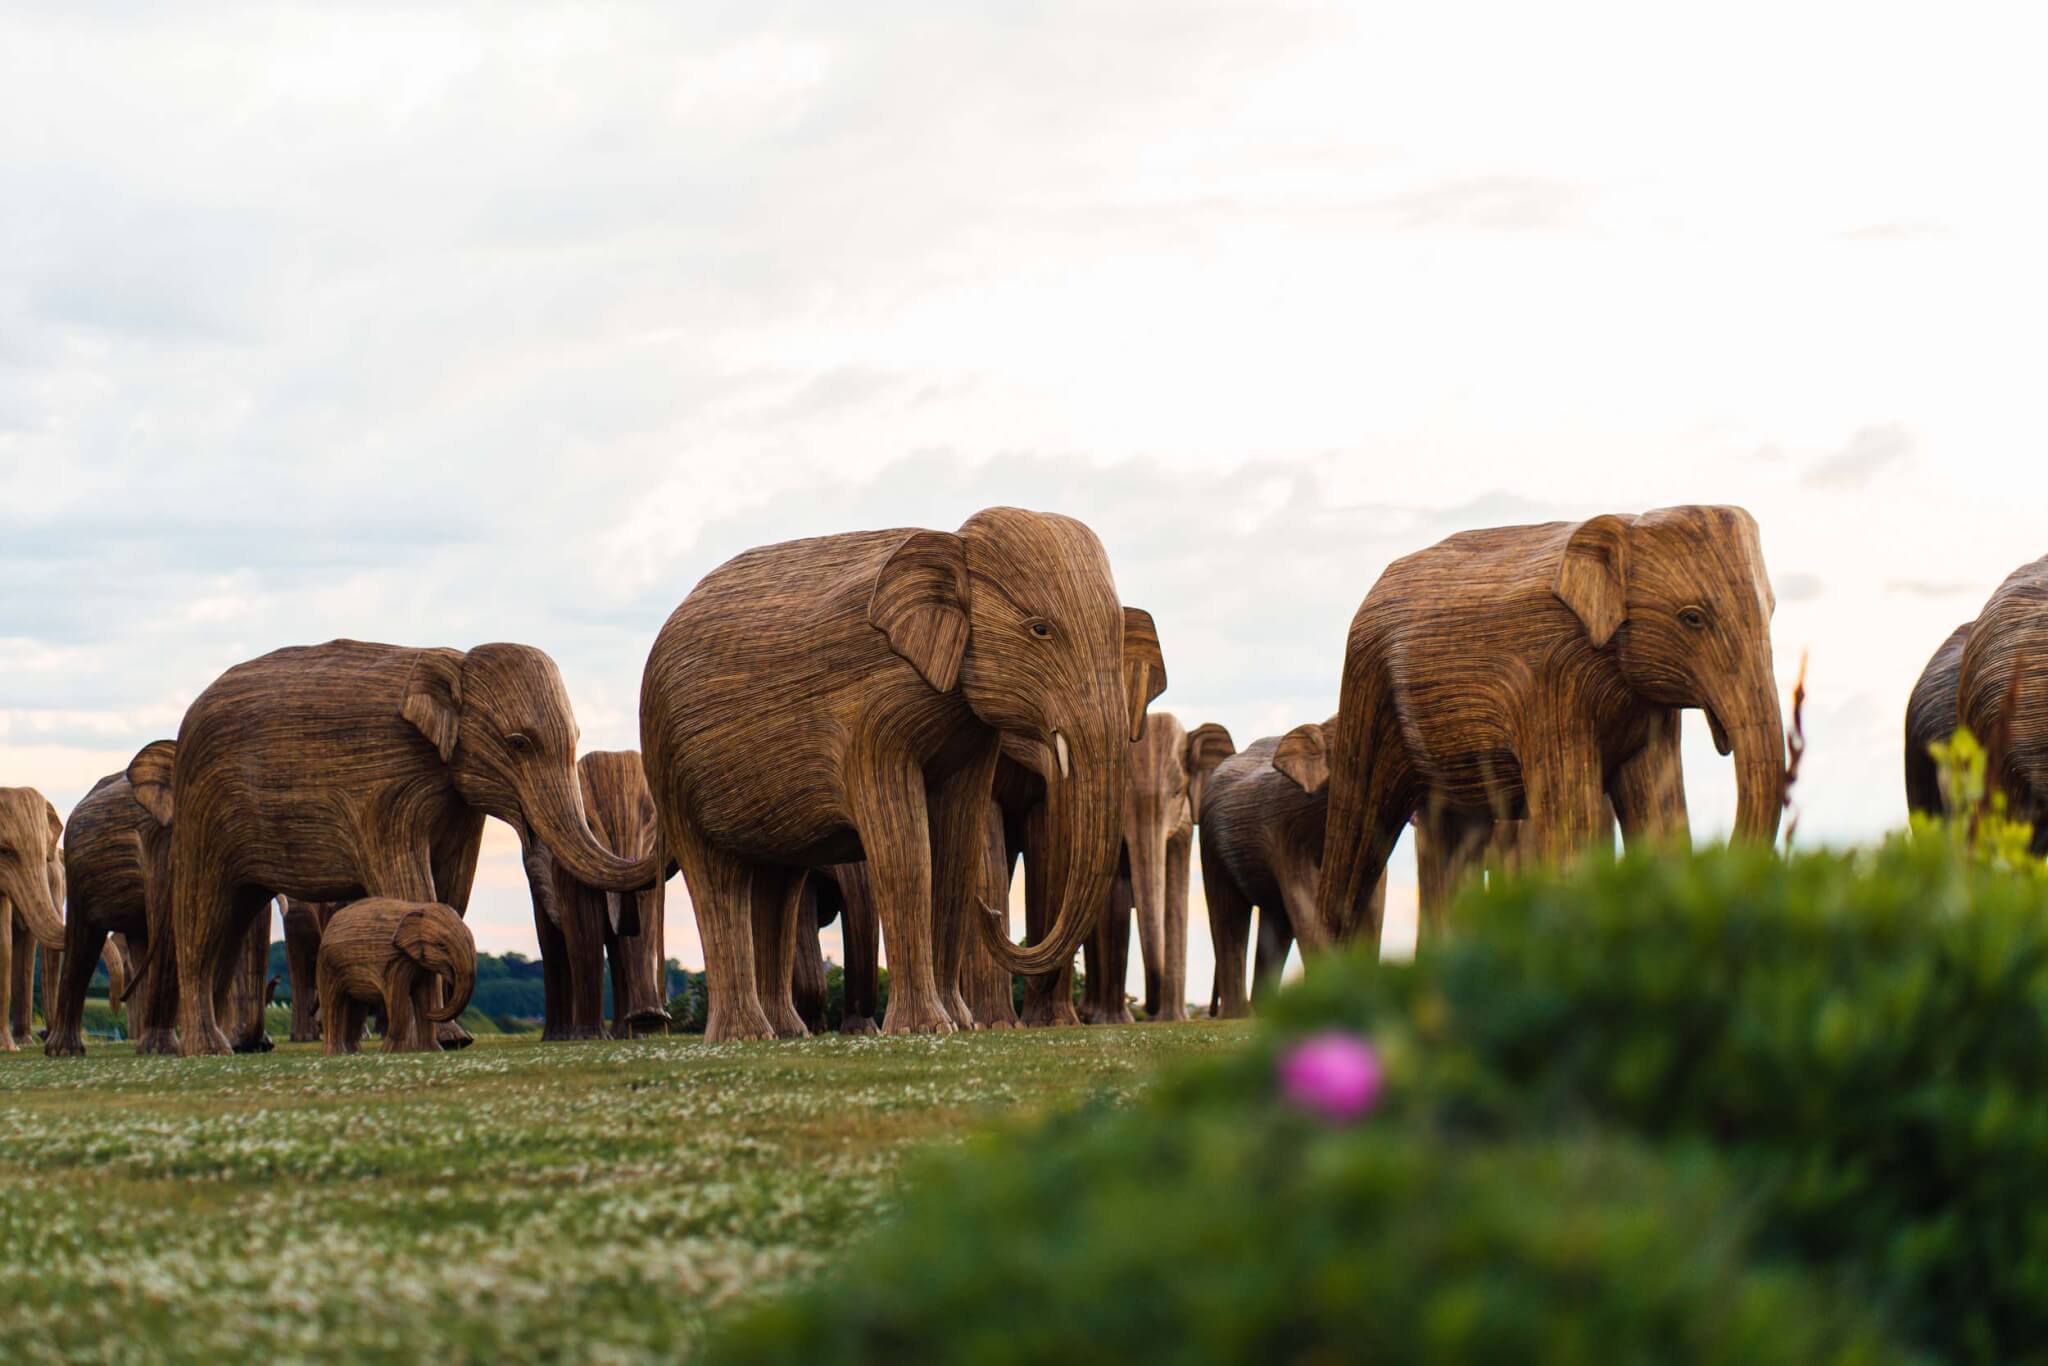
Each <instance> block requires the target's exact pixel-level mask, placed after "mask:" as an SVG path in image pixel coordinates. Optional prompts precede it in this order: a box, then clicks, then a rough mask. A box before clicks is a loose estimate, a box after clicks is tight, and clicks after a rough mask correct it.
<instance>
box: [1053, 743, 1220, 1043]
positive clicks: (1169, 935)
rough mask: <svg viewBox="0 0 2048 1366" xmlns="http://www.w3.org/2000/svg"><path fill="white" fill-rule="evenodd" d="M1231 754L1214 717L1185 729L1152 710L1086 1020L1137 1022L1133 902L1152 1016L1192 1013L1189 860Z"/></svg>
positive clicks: (1090, 949) (1098, 929)
mask: <svg viewBox="0 0 2048 1366" xmlns="http://www.w3.org/2000/svg"><path fill="white" fill-rule="evenodd" d="M1230 752H1231V741H1230V732H1228V731H1226V730H1224V729H1223V728H1222V727H1221V726H1218V725H1215V724H1213V723H1210V724H1207V725H1202V726H1197V727H1196V728H1195V729H1194V730H1193V731H1189V730H1186V729H1184V728H1183V727H1182V725H1181V723H1180V719H1179V718H1178V717H1176V716H1174V715H1173V714H1172V713H1171V712H1154V713H1153V714H1152V716H1151V717H1150V719H1149V720H1148V721H1147V722H1146V725H1145V734H1144V736H1143V738H1141V739H1139V740H1138V741H1137V742H1136V743H1135V744H1133V745H1132V747H1131V758H1130V764H1129V766H1128V767H1127V768H1126V770H1125V773H1126V777H1127V781H1126V784H1125V788H1124V831H1123V835H1124V839H1123V854H1122V856H1121V860H1120V862H1119V865H1118V869H1117V880H1116V882H1115V884H1114V885H1113V886H1114V890H1113V892H1112V899H1111V903H1110V905H1109V907H1108V908H1107V909H1106V910H1105V911H1104V913H1103V915H1102V916H1101V918H1100V919H1098V920H1097V921H1096V925H1095V933H1094V935H1093V936H1091V938H1090V940H1089V943H1088V945H1087V990H1086V993H1085V996H1084V1004H1083V1009H1082V1018H1083V1019H1085V1020H1086V1021H1087V1022H1088V1023H1090V1024H1127V1023H1129V1022H1130V1019H1131V1012H1130V1008H1129V1007H1128V1006H1127V1005H1126V1004H1125V998H1124V980H1125V977H1126V975H1127V968H1128V963H1129V953H1130V932H1131V913H1132V911H1133V910H1134V909H1135V911H1136V913H1137V922H1138V947H1139V952H1140V953H1141V954H1142V955H1143V957H1144V968H1145V971H1144V976H1145V1014H1146V1017H1147V1018H1148V1019H1152V1020H1161V1021H1170V1020H1185V1019H1186V1018H1187V964H1188V864H1189V862H1190V854H1191V853H1192V850H1193V844H1194V827H1195V821H1196V818H1197V816H1198V814H1199V811H1200V803H1201V800H1202V789H1203V783H1204V781H1205V780H1206V777H1207V775H1208V773H1209V772H1210V771H1212V770H1213V769H1214V768H1215V766H1216V765H1217V764H1218V763H1220V762H1222V760H1223V759H1224V757H1225V756H1227V755H1228V754H1229V753H1230Z"/></svg>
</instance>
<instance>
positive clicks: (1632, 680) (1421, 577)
mask: <svg viewBox="0 0 2048 1366" xmlns="http://www.w3.org/2000/svg"><path fill="white" fill-rule="evenodd" d="M1774 605H1775V599H1774V597H1773V595H1772V593H1771V585H1770V579H1769V576H1768V575H1767V574H1766V572H1765V569H1764V559H1763V549H1762V544H1761V540H1760V538H1759V536H1758V533H1757V527H1756V522H1755V520H1754V519H1753V518H1751V517H1750V515H1749V514H1748V513H1747V512H1744V511H1743V510H1742V509H1740V508H1733V507H1677V508H1665V509H1662V510H1660V511H1656V512H1649V513H1645V514H1643V515H1642V516H1640V517H1621V516H1601V517H1595V518H1592V519H1590V520H1588V521H1585V522H1578V523H1567V522H1556V523H1549V524H1546V525H1542V526H1525V527H1500V528H1495V529H1491V530H1486V531H1471V532H1464V533H1461V534H1459V535H1456V536H1452V537H1450V538H1449V539H1447V540H1444V541H1442V542H1439V543H1438V544H1437V545H1435V546H1432V547H1430V548H1429V549H1427V550H1422V551H1418V552H1417V553H1415V554H1413V555H1409V556H1407V557H1405V558H1403V559H1400V560H1396V561H1395V562H1394V563H1393V564H1392V565H1390V566H1388V568H1387V570H1386V572H1385V573H1384V574H1382V575H1381V576H1380V579H1379V581H1378V582H1377V583H1376V584H1374V585H1373V588H1372V591H1371V592H1370V593H1368V594H1367V595H1366V597H1365V601H1364V603H1363V604H1362V605H1361V606H1360V607H1359V609H1358V614H1357V615H1356V616H1355V617H1354V618H1353V619H1352V623H1351V631H1350V637H1349V639H1348V641H1347V643H1346V646H1345V655H1344V675H1343V682H1342V688H1341V692H1340V697H1339V703H1340V705H1339V713H1338V727H1337V740H1336V744H1335V745H1334V746H1333V747H1332V748H1331V751H1330V783H1329V794H1330V795H1329V814H1328V820H1327V830H1326V834H1325V839H1324V852H1323V865H1322V872H1321V877H1320V880H1319V885H1320V891H1319V894H1318V897H1317V901H1318V904H1319V911H1320V914H1321V916H1322V918H1323V920H1324V928H1325V929H1327V931H1328V935H1327V937H1330V938H1334V937H1336V936H1339V935H1343V934H1349V933H1353V932H1365V933H1370V934H1371V935H1373V936H1374V937H1377V935H1378V932H1379V923H1378V920H1377V919H1376V918H1375V917H1374V916H1373V914H1372V912H1371V909H1370V907H1369V906H1368V905H1367V904H1366V903H1367V900H1368V898H1369V896H1370V894H1371V892H1372V889H1373V888H1374V886H1375V885H1376V884H1377V883H1378V881H1379V878H1380V874H1381V873H1382V872H1383V871H1384V869H1385V867H1386V860H1387V855H1388V853H1389V852H1390V851H1391V850H1392V848H1393V846H1394V842H1395V840H1396V839H1397V838H1398V837H1399V835H1400V832H1401V828H1402V826H1404V825H1405V824H1407V823H1408V822H1409V820H1410V818H1411V817H1412V816H1413V815H1414V814H1415V813H1416V812H1417V811H1418V810H1421V809H1423V807H1424V805H1425V803H1435V804H1436V807H1435V809H1437V810H1439V811H1442V812H1448V813H1455V814H1456V815H1458V816H1460V817H1470V818H1490V819H1507V820H1524V821H1526V822H1527V825H1526V827H1525V829H1524V831H1523V838H1522V844H1523V856H1524V857H1538V858H1545V859H1552V858H1558V857H1562V856H1564V855H1567V854H1570V853H1573V852H1576V851H1577V850H1579V849H1582V848H1585V847H1586V846H1588V845H1589V844H1591V843H1593V842H1595V841H1597V840H1598V839H1600V838H1602V837H1603V835H1604V834H1605V832H1606V831H1607V830H1608V828H1609V827H1608V825H1607V820H1608V817H1607V812H1606V805H1605V802H1606V801H1607V800H1609V799H1611V800H1612V801H1613V804H1614V807H1615V811H1616V813H1617V814H1618V815H1619V817H1620V819H1621V822H1622V825H1623V828H1624V830H1629V829H1635V830H1642V831H1652V829H1653V827H1654V825H1655V823H1656V822H1657V821H1658V820H1659V819H1660V818H1661V816H1662V815H1663V814H1668V813H1669V812H1670V810H1671V809H1672V801H1671V794H1670V793H1669V792H1668V791H1667V790H1665V789H1664V788H1663V787H1660V784H1664V783H1668V781H1669V768H1668V763H1667V759H1668V753H1667V750H1666V749H1665V748H1664V746H1663V745H1662V744H1661V743H1660V742H1659V736H1660V735H1675V732H1676V727H1675V716H1674V713H1675V711H1676V710H1677V709H1679V708H1685V707H1698V708H1701V709H1702V710H1704V711H1705V712H1706V714H1707V722H1708V725H1709V726H1710V727H1711V728H1712V730H1713V734H1714V740H1715V744H1716V746H1717V747H1718V748H1719V749H1720V750H1721V752H1722V753H1724V754H1726V753H1729V752H1731V751H1732V752H1733V753H1734V754H1735V764H1736V785H1737V809H1736V818H1735V833H1736V836H1737V837H1738V838H1743V839H1754V840H1764V841H1768V840H1770V839H1772V838H1773V837H1774V836H1775V835H1776V833H1777V829H1778V820H1779V816H1780V813H1781V809H1782V807H1783V805H1784V797H1785V732H1784V722H1783V718H1782V715H1781V713H1780V711H1779V706H1778V690H1777V681H1776V677H1775V674H1774V671H1773V666H1772V658H1771V637H1770V620H1771V613H1772V610H1773V607H1774ZM1665 728H1669V729H1668V730H1666V729H1665ZM1681 800H1682V799H1681ZM1299 928H1300V927H1299V926H1297V929H1299Z"/></svg>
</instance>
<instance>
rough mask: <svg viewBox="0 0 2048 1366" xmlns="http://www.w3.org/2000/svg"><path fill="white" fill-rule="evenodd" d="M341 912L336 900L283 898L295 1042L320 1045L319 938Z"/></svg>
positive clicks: (285, 958)
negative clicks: (338, 912)
mask: <svg viewBox="0 0 2048 1366" xmlns="http://www.w3.org/2000/svg"><path fill="white" fill-rule="evenodd" d="M340 909H341V906H340V903H338V902H333V901H300V900H298V899H297V898H296V897H286V898H285V899H284V965H285V972H286V973H287V974H288V975H289V976H290V978H291V986H292V1033H291V1041H292V1042H293V1043H318V1042H320V987H319V966H320V936H321V935H322V934H323V933H325V931H326V929H327V922H328V921H329V920H332V919H333V918H334V913H335V912H336V911H338V910H340Z"/></svg>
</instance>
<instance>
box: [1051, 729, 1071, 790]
mask: <svg viewBox="0 0 2048 1366" xmlns="http://www.w3.org/2000/svg"><path fill="white" fill-rule="evenodd" d="M1052 752H1053V753H1054V754H1056V755H1058V756H1059V761H1060V776H1061V777H1062V778H1071V777H1073V776H1074V769H1073V764H1072V762H1071V761H1070V760H1069V759H1068V758H1067V737H1066V736H1064V735H1062V734H1060V733H1059V732H1058V731H1054V732H1053V733H1052Z"/></svg>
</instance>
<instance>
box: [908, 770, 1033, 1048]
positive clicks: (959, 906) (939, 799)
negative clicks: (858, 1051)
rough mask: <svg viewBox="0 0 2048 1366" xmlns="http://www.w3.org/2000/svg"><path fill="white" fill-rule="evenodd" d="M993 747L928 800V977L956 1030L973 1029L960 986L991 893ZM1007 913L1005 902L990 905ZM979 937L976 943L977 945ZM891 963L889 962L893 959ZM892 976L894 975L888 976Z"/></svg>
mask: <svg viewBox="0 0 2048 1366" xmlns="http://www.w3.org/2000/svg"><path fill="white" fill-rule="evenodd" d="M996 753H997V745H996V741H995V739H994V738H993V737H991V738H990V739H989V740H988V742H987V743H986V744H984V745H983V746H982V747H981V749H980V751H979V752H978V753H976V754H975V755H974V756H973V757H972V758H971V759H969V760H968V761H967V762H966V763H964V764H962V765H961V766H960V767H959V768H958V769H956V770H955V771H954V772H953V773H952V774H951V775H949V776H948V777H947V778H946V779H945V781H943V782H941V783H940V784H938V786H937V787H936V788H935V789H933V790H932V791H931V792H930V793H929V795H928V799H927V805H926V816H927V819H928V822H929V826H930V830H931V834H930V837H929V838H930V848H931V885H932V903H931V935H932V953H933V958H932V974H933V978H934V980H935V982H936V983H937V986H938V993H939V1005H940V1007H941V1008H942V1009H944V1010H945V1012H946V1015H947V1018H949V1019H950V1020H952V1022H953V1024H954V1025H955V1026H956V1027H957V1028H960V1029H972V1028H974V1025H975V1019H974V1011H973V1009H972V1007H970V1006H969V1004H968V1002H967V998H966V996H965V995H964V994H963V991H962V987H963V984H964V981H965V979H966V976H967V973H968V967H967V964H968V950H969V944H968V938H969V936H970V935H978V933H979V927H978V926H976V925H974V923H973V922H974V920H977V919H979V918H980V916H981V913H982V912H981V906H980V904H979V903H981V902H983V901H988V893H989V891H990V888H989V885H988V877H987V874H986V871H985V868H984V865H985V863H986V862H987V859H988V841H989V835H990V825H991V822H993V821H995V820H997V819H998V817H997V816H996V814H995V807H994V805H993V803H992V802H991V801H990V799H989V792H990V789H991V788H992V787H993V786H994V784H995V776H996ZM989 905H990V906H991V907H992V908H993V909H995V910H998V911H1001V912H1003V913H1004V914H1005V917H1006V918H1007V914H1008V911H1009V903H1008V902H1007V901H989ZM980 942H981V941H980V939H979V938H976V939H975V940H974V945H975V946H976V947H978V946H979V945H980ZM891 961H893V959H892V960H891ZM892 975H893V974H892Z"/></svg>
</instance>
